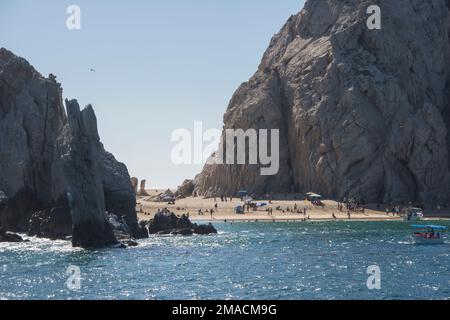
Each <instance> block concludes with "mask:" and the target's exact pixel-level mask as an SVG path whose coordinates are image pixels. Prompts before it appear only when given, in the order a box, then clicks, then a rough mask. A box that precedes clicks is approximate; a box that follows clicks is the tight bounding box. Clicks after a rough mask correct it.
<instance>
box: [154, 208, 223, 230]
mask: <svg viewBox="0 0 450 320" xmlns="http://www.w3.org/2000/svg"><path fill="white" fill-rule="evenodd" d="M148 231H149V233H150V234H154V235H168V234H171V235H182V236H190V235H193V234H199V235H207V234H213V233H217V230H216V229H215V228H214V226H213V225H212V224H211V223H210V224H209V225H200V226H199V225H197V224H195V223H192V222H191V220H189V218H188V217H187V216H186V215H182V216H181V217H177V216H176V215H175V214H174V213H164V212H158V213H157V214H156V215H155V217H154V218H153V220H151V221H150V223H149V225H148Z"/></svg>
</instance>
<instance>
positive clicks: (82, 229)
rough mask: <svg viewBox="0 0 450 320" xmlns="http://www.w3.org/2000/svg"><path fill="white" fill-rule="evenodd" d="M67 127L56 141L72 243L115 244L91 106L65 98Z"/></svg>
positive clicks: (87, 245) (100, 245) (95, 122)
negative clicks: (70, 225)
mask: <svg viewBox="0 0 450 320" xmlns="http://www.w3.org/2000/svg"><path fill="white" fill-rule="evenodd" d="M66 105H67V116H68V119H69V123H68V128H67V129H66V132H65V134H64V135H63V136H62V139H61V140H60V141H59V142H60V144H59V145H58V150H60V151H61V156H62V162H63V168H64V177H65V180H66V186H67V197H68V200H69V205H70V209H71V215H72V226H73V229H72V244H73V246H75V247H104V246H109V245H115V244H117V243H118V242H117V239H116V238H115V236H114V233H113V231H112V228H111V227H110V225H109V223H108V221H107V217H106V214H105V212H106V205H105V195H104V192H103V181H102V176H101V172H102V169H101V167H102V162H101V161H102V158H101V156H100V152H101V150H102V149H101V148H100V147H101V146H100V138H99V136H98V132H97V121H96V119H95V114H94V110H93V109H92V107H91V106H87V107H86V108H85V109H83V110H82V111H80V106H79V105H78V103H77V102H76V101H75V100H72V101H66Z"/></svg>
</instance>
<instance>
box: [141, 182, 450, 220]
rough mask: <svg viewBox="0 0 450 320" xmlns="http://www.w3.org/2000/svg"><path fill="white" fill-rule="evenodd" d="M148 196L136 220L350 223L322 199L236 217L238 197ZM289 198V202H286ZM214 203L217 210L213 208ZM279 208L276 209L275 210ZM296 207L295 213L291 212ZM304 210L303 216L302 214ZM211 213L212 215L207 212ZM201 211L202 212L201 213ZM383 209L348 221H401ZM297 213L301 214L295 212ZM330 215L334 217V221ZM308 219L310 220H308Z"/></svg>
mask: <svg viewBox="0 0 450 320" xmlns="http://www.w3.org/2000/svg"><path fill="white" fill-rule="evenodd" d="M147 192H148V193H149V196H145V197H138V199H137V207H136V209H137V211H138V216H139V219H141V220H148V219H152V218H153V216H154V215H155V213H156V212H157V211H158V209H164V208H167V209H169V210H170V211H172V212H174V213H175V214H176V215H182V214H187V213H188V214H189V218H190V219H191V220H192V221H212V222H214V221H218V222H224V221H225V222H231V221H233V222H255V221H274V222H284V221H305V219H307V220H309V221H334V220H337V221H339V220H349V218H348V215H347V211H346V210H345V209H344V211H339V209H338V203H337V202H336V201H332V200H324V201H323V203H324V204H325V206H324V207H317V206H314V205H313V204H312V203H311V202H309V201H307V200H298V199H296V197H297V196H296V195H289V196H287V197H283V198H284V199H283V200H272V203H271V204H269V203H268V201H265V200H261V201H258V199H255V201H256V202H262V203H267V204H268V205H267V206H265V207H261V208H258V209H257V210H256V211H253V210H252V209H251V210H250V211H247V209H246V211H245V214H236V213H235V212H234V208H235V207H236V206H238V205H243V204H244V203H243V201H241V199H239V198H233V199H232V201H231V202H230V201H229V199H228V201H227V202H225V201H224V202H222V201H221V199H220V198H216V199H214V198H208V199H205V198H203V197H189V198H185V199H180V200H177V201H176V203H175V205H173V204H171V205H169V204H168V203H167V202H152V201H150V199H149V198H151V197H152V196H155V195H157V194H160V193H161V192H163V190H147ZM289 198H290V199H289ZM216 204H217V209H215V205H216ZM268 208H272V209H273V213H272V214H271V215H269V213H268V211H267V209H268ZM277 208H278V209H277ZM294 208H297V210H294ZM305 208H306V215H305V214H304V213H303V211H304V209H305ZM211 209H213V210H214V213H213V214H212V215H211V213H210V210H211ZM200 210H201V212H200ZM385 210H386V206H380V208H377V206H376V205H367V206H366V207H365V210H364V213H363V212H351V220H353V221H395V220H402V218H401V217H399V216H393V215H392V214H389V215H387V214H386V212H385ZM298 211H300V212H301V213H298ZM333 214H334V215H335V217H336V218H333ZM446 216H447V217H448V213H446V212H443V211H440V212H435V211H429V212H427V211H426V217H427V218H426V219H436V218H446ZM308 217H309V219H308Z"/></svg>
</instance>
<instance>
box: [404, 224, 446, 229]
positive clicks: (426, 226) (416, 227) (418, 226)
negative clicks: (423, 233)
mask: <svg viewBox="0 0 450 320" xmlns="http://www.w3.org/2000/svg"><path fill="white" fill-rule="evenodd" d="M411 228H413V229H433V230H447V229H448V228H447V227H445V226H434V225H418V224H414V225H412V226H411Z"/></svg>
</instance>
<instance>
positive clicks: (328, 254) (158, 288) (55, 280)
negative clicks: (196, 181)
mask: <svg viewBox="0 0 450 320" xmlns="http://www.w3.org/2000/svg"><path fill="white" fill-rule="evenodd" d="M440 224H444V225H447V226H450V224H449V223H448V222H442V223H440ZM216 227H217V229H218V230H219V234H218V235H215V236H193V237H152V238H150V239H146V240H143V241H140V246H139V247H136V248H129V249H104V250H98V251H85V250H80V249H73V248H72V247H71V246H70V243H68V242H65V241H48V240H42V239H35V238H32V239H31V243H28V244H0V299H233V300H234V299H449V298H450V243H446V244H444V245H437V246H418V245H414V244H412V242H411V239H410V238H409V234H410V230H409V226H408V224H405V223H403V222H324V223H314V222H307V223H234V224H225V223H218V224H216ZM371 265H377V266H379V268H380V270H381V289H380V290H369V289H368V287H367V279H368V277H369V275H368V274H367V268H368V267H369V266H371ZM69 266H75V267H78V268H79V270H80V272H81V273H80V275H81V277H80V282H79V285H80V286H79V289H76V290H75V289H74V287H73V286H70V285H69V286H68V285H67V284H68V283H69V284H71V283H72V284H73V283H74V282H70V281H69V282H68V279H69V276H70V274H68V273H66V272H67V268H68V267H69Z"/></svg>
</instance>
